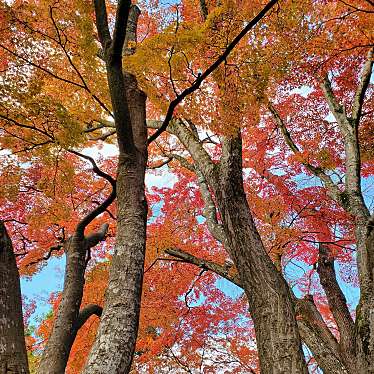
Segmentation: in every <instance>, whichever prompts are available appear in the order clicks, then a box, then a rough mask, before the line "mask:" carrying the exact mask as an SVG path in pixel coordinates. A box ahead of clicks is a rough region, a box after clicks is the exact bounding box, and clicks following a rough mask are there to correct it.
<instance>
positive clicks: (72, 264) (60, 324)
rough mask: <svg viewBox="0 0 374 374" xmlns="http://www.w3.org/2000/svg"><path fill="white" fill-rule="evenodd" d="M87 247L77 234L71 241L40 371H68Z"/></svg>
mask: <svg viewBox="0 0 374 374" xmlns="http://www.w3.org/2000/svg"><path fill="white" fill-rule="evenodd" d="M86 249H87V245H86V244H85V243H84V240H83V241H82V240H79V239H78V238H76V236H73V237H72V238H70V239H69V240H68V242H67V245H66V248H65V253H66V266H65V281H64V289H63V293H62V298H61V302H60V304H59V306H58V309H57V314H56V318H55V322H54V324H53V329H52V332H51V335H50V337H49V339H48V342H47V345H46V348H45V349H44V352H43V357H42V359H41V362H40V366H39V370H38V372H39V373H40V374H44V373H49V374H61V373H64V372H65V367H66V364H67V362H68V359H69V354H70V350H71V347H72V345H73V343H74V339H75V336H76V333H77V330H76V327H75V323H76V321H77V317H78V314H79V308H80V305H81V302H82V296H83V288H84V273H85V270H86Z"/></svg>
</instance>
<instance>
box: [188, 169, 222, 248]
mask: <svg viewBox="0 0 374 374" xmlns="http://www.w3.org/2000/svg"><path fill="white" fill-rule="evenodd" d="M195 173H196V176H197V181H198V184H199V189H200V193H201V196H202V198H203V201H204V211H203V215H204V217H205V219H206V223H207V225H208V229H209V231H210V233H211V234H212V235H213V237H214V238H215V239H216V240H218V241H219V242H221V243H222V244H223V245H225V243H226V241H227V239H226V234H225V232H224V230H223V227H222V225H221V224H219V222H218V219H217V208H216V204H215V203H214V200H213V198H212V195H211V193H210V191H209V186H208V183H207V181H206V179H205V178H204V175H203V173H202V172H201V171H200V170H199V169H198V168H196V167H195Z"/></svg>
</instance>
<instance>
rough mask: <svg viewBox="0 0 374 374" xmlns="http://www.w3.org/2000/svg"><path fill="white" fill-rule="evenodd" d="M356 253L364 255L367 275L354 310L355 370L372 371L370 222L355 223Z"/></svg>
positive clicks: (373, 248)
mask: <svg viewBox="0 0 374 374" xmlns="http://www.w3.org/2000/svg"><path fill="white" fill-rule="evenodd" d="M356 239H357V247H358V253H359V254H360V255H361V256H366V258H365V259H364V261H362V260H363V259H362V258H360V259H358V261H361V263H363V264H364V265H365V267H366V269H365V272H366V274H367V277H366V278H365V281H361V284H360V286H361V287H360V290H361V297H360V302H359V305H358V307H357V310H356V321H355V327H356V350H357V370H358V371H357V372H358V373H374V331H373V330H374V274H373V272H374V255H373V254H374V229H373V226H372V224H370V223H369V225H357V227H356Z"/></svg>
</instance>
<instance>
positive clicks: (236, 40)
mask: <svg viewBox="0 0 374 374" xmlns="http://www.w3.org/2000/svg"><path fill="white" fill-rule="evenodd" d="M277 2H278V0H271V1H269V3H268V4H267V5H266V6H265V7H264V8H263V9H262V10H261V11H260V12H259V13H258V14H257V15H256V16H255V17H254V18H253V19H252V20H251V21H250V22H248V24H247V25H246V26H245V27H244V28H243V30H242V31H241V32H240V33H239V34H238V35H237V36H236V37H235V38H234V40H233V41H232V42H231V43H230V44H229V45H228V46H227V48H226V49H225V51H224V52H223V53H222V54H221V55H220V56H219V57H218V58H217V60H216V61H215V62H214V63H213V64H212V65H210V66H209V67H208V68H207V69H206V70H205V71H204V72H203V73H202V74H201V75H200V76H198V78H197V79H196V80H195V82H194V83H193V84H192V85H191V86H190V87H188V88H186V89H185V90H184V91H183V92H182V93H181V94H180V95H178V96H177V97H176V98H175V99H174V100H173V101H172V102H171V103H170V105H169V108H168V110H167V112H166V115H165V119H164V121H163V123H162V125H161V127H160V128H159V129H158V130H157V131H156V132H155V133H154V134H152V135H151V136H150V137H149V138H148V144H149V143H151V142H153V141H154V140H155V139H157V138H158V137H159V136H160V135H161V134H162V133H163V132H164V131H165V130H166V128H167V127H168V125H169V122H170V121H171V119H172V117H173V113H174V109H175V108H176V107H177V105H178V104H179V103H180V102H182V101H183V100H184V99H185V97H187V96H188V95H190V94H192V93H193V92H195V91H196V90H197V89H198V88H199V87H200V85H201V83H202V82H203V81H204V80H205V79H206V78H207V77H208V76H209V75H210V74H211V73H213V71H214V70H216V69H217V68H218V67H219V66H220V65H221V64H222V62H224V61H226V59H227V57H228V56H229V54H230V53H231V51H232V50H233V49H234V48H235V47H236V45H237V44H238V43H239V42H240V41H241V40H242V39H243V37H244V36H245V35H246V34H247V33H248V32H249V31H250V30H251V29H252V28H253V27H254V26H256V24H257V23H258V22H259V21H260V20H261V19H262V18H263V17H264V16H265V15H266V13H267V12H268V11H269V10H270V9H271V8H272V7H273V6H274V5H275V4H276V3H277Z"/></svg>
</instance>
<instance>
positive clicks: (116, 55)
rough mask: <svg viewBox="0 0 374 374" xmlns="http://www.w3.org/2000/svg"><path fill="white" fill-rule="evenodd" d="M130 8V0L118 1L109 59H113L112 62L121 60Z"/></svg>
mask: <svg viewBox="0 0 374 374" xmlns="http://www.w3.org/2000/svg"><path fill="white" fill-rule="evenodd" d="M130 7H131V0H119V2H118V5H117V12H116V21H115V24H114V30H113V42H112V47H111V57H112V58H113V61H117V60H118V59H122V50H123V45H124V43H125V38H126V30H127V20H128V18H129V12H130Z"/></svg>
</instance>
